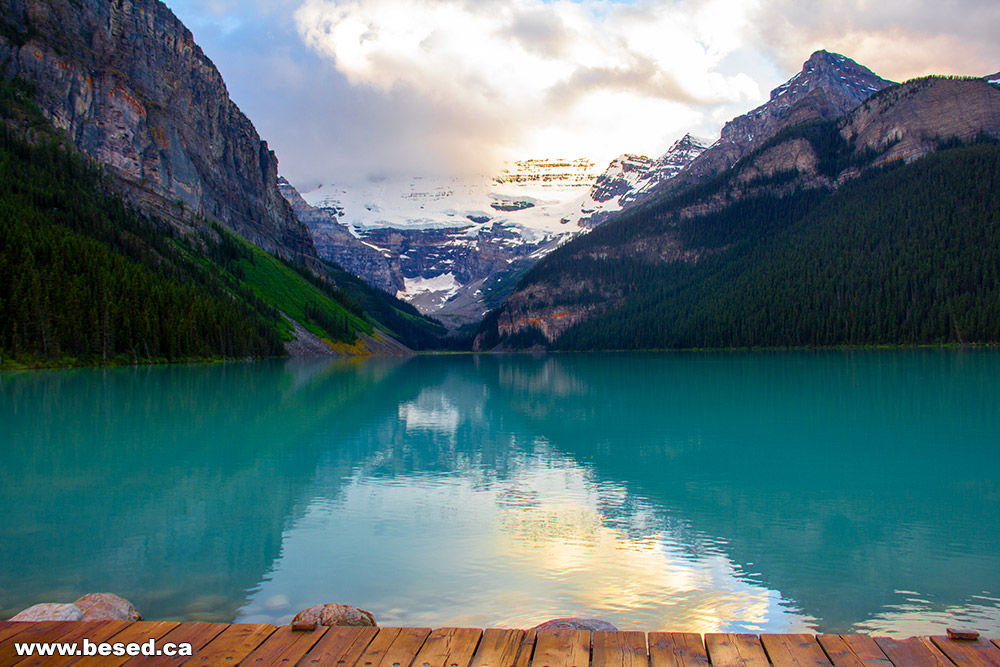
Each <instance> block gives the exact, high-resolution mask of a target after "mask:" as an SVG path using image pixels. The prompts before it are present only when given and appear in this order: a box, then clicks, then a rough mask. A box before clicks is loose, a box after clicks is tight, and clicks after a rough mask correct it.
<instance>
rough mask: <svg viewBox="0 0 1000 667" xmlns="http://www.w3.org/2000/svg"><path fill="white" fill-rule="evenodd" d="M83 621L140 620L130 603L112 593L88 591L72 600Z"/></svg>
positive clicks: (140, 617)
mask: <svg viewBox="0 0 1000 667" xmlns="http://www.w3.org/2000/svg"><path fill="white" fill-rule="evenodd" d="M73 604H75V605H76V606H77V607H79V609H80V611H82V612H83V618H82V619H81V620H84V621H141V620H142V614H140V613H139V612H138V611H136V608H135V607H134V606H132V603H131V602H129V601H128V600H126V599H125V598H120V597H118V596H117V595H114V594H112V593H88V594H87V595H84V596H83V597H82V598H80V599H79V600H77V601H76V602H74V603H73Z"/></svg>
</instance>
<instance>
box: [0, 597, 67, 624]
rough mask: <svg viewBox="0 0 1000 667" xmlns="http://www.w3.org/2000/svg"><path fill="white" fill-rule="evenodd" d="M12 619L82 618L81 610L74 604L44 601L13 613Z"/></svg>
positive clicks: (64, 619) (32, 620)
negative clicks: (15, 613)
mask: <svg viewBox="0 0 1000 667" xmlns="http://www.w3.org/2000/svg"><path fill="white" fill-rule="evenodd" d="M10 620H12V621H25V622H34V621H80V620H83V612H82V611H80V608H79V607H77V606H76V605H75V604H56V603H54V602H45V603H43V604H36V605H34V606H31V607H28V608H27V609H25V610H24V611H22V612H21V613H19V614H17V615H15V616H14V617H13V618H11V619H10Z"/></svg>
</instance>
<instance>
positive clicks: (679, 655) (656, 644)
mask: <svg viewBox="0 0 1000 667" xmlns="http://www.w3.org/2000/svg"><path fill="white" fill-rule="evenodd" d="M649 665H650V667H708V653H707V652H706V651H705V641H704V640H703V639H702V637H701V635H699V634H696V633H694V632H650V633H649Z"/></svg>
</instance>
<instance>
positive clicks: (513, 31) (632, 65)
mask: <svg viewBox="0 0 1000 667" xmlns="http://www.w3.org/2000/svg"><path fill="white" fill-rule="evenodd" d="M749 6H750V5H749V4H748V3H746V2H743V1H742V0H709V1H708V2H696V1H695V0H684V1H679V2H670V3H665V2H635V3H631V4H627V3H615V2H609V1H606V0H583V1H579V2H572V1H570V0H555V1H552V2H542V1H541V0H490V1H488V2H481V1H479V2H473V1H471V0H352V1H339V0H305V2H304V3H303V4H302V5H301V6H300V7H299V9H298V10H297V11H296V12H295V15H294V18H295V22H296V25H297V27H298V30H299V33H300V35H301V36H302V39H303V41H304V42H305V44H306V45H308V46H309V47H310V48H311V49H313V50H314V51H315V52H316V53H318V54H322V55H323V56H324V57H326V58H328V59H329V61H330V62H331V63H332V64H333V66H334V67H335V68H336V69H337V70H338V72H340V73H341V74H342V75H343V76H344V77H346V79H347V80H348V81H349V82H351V83H352V84H353V85H354V86H356V87H357V88H359V89H368V90H375V91H379V92H380V93H381V94H382V95H383V96H384V99H385V100H386V103H387V104H394V105H396V104H402V103H407V104H409V105H410V106H409V111H410V112H411V113H416V114H417V115H418V116H422V117H424V118H427V119H428V120H431V119H433V118H437V119H438V122H435V123H431V124H432V126H433V127H432V128H428V129H429V130H431V131H432V132H433V136H429V137H427V141H426V143H427V148H428V153H429V154H430V155H429V156H428V157H429V159H431V160H432V161H433V160H434V158H435V157H436V156H437V154H438V151H443V152H444V153H446V154H450V155H451V157H452V158H455V155H456V154H458V156H459V157H458V158H457V161H456V163H457V164H462V163H465V162H468V161H472V162H475V161H477V160H478V161H479V162H484V161H486V162H488V161H490V160H493V161H496V160H499V159H514V158H525V157H536V156H538V155H544V156H563V157H575V156H587V157H591V158H596V159H599V160H602V159H604V160H610V159H611V158H612V157H614V156H615V155H618V154H619V153H621V152H624V151H626V150H630V151H637V152H639V151H642V152H656V151H657V150H661V149H662V148H665V147H666V145H668V144H669V142H670V141H672V140H673V139H676V138H677V137H678V136H680V135H681V134H683V133H684V132H685V131H688V130H698V129H701V128H697V127H691V126H690V124H691V122H692V121H695V124H697V123H698V122H699V121H702V120H704V119H705V118H707V117H708V116H709V115H710V114H711V113H712V112H713V111H714V110H715V109H716V108H717V107H718V106H720V105H737V106H743V107H746V106H747V105H748V104H749V102H750V101H755V100H756V98H757V97H758V96H759V95H760V89H759V87H758V86H757V85H756V83H755V82H754V81H753V80H752V79H751V78H750V77H748V76H747V75H746V74H745V73H742V72H739V71H733V72H723V71H720V70H719V68H718V66H719V63H720V62H722V61H723V60H724V59H725V58H726V56H727V55H729V54H731V53H732V52H734V50H736V49H737V48H739V47H740V46H741V43H740V36H739V35H740V31H741V30H742V29H743V28H744V26H743V25H742V23H743V17H745V16H746V14H747V9H746V8H747V7H749ZM706 13H708V14H711V15H715V16H719V17H724V19H721V20H715V21H707V20H705V19H706ZM416 107H419V108H416ZM627 110H632V111H634V118H635V119H636V120H639V119H645V118H655V119H657V120H656V122H655V123H654V124H652V125H647V126H645V127H642V126H641V125H640V124H639V123H636V122H628V118H627V117H628V115H629V114H628V112H627ZM623 121H625V122H623ZM402 122H405V123H410V122H411V121H410V120H409V119H405V120H403V121H402ZM567 128H572V129H573V130H574V131H575V132H576V135H575V137H574V138H570V137H568V136H567V132H566V130H567ZM463 146H464V148H465V150H463ZM456 149H457V150H456ZM463 157H464V158H468V160H465V159H463Z"/></svg>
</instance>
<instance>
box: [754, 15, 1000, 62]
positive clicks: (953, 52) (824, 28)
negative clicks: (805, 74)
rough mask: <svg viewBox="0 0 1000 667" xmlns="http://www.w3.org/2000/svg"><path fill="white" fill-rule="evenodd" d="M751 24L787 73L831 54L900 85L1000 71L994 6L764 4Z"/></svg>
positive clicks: (998, 29)
mask: <svg viewBox="0 0 1000 667" xmlns="http://www.w3.org/2000/svg"><path fill="white" fill-rule="evenodd" d="M749 24H750V25H751V26H754V30H755V32H756V43H757V44H758V45H759V47H760V48H761V49H763V50H764V51H767V52H770V53H772V54H774V56H775V57H776V59H777V60H778V61H779V62H780V63H781V64H782V65H784V66H787V67H791V66H794V65H797V64H799V63H801V61H802V60H804V58H805V56H803V54H807V55H808V54H809V53H811V52H812V51H814V50H816V49H818V48H825V49H827V50H830V51H837V52H840V53H843V54H845V55H848V56H850V57H851V58H853V59H855V60H857V61H858V62H861V63H863V64H864V65H866V66H868V67H869V68H871V69H872V70H874V71H875V72H876V73H878V74H880V75H882V76H883V77H886V78H889V79H893V80H896V81H903V80H906V79H909V78H913V77H916V76H923V75H926V74H965V75H969V74H975V75H984V74H987V73H989V72H993V71H995V70H996V69H997V68H1000V40H997V35H998V34H1000V4H998V3H996V2H995V0H965V1H957V0H944V1H938V2H928V1H926V0H918V1H914V0H879V2H870V1H869V0H845V1H844V2H838V3H829V2H819V1H816V0H805V1H803V0H763V1H762V2H761V3H760V5H759V7H758V8H757V9H756V10H755V12H754V13H753V14H752V15H751V20H750V21H749Z"/></svg>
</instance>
